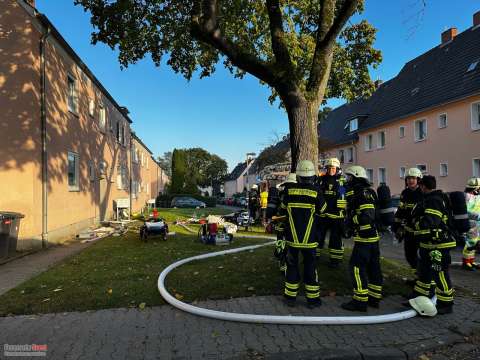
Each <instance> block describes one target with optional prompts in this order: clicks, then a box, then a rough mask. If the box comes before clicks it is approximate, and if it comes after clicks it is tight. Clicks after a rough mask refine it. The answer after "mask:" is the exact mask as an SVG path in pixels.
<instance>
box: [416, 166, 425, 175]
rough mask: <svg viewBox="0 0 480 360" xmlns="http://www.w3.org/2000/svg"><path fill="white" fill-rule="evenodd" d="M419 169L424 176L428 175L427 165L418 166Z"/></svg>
mask: <svg viewBox="0 0 480 360" xmlns="http://www.w3.org/2000/svg"><path fill="white" fill-rule="evenodd" d="M417 169H418V170H420V171H421V172H422V174H426V173H427V165H425V164H420V165H417Z"/></svg>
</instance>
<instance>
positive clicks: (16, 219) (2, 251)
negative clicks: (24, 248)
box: [0, 211, 24, 259]
mask: <svg viewBox="0 0 480 360" xmlns="http://www.w3.org/2000/svg"><path fill="white" fill-rule="evenodd" d="M22 218H24V215H22V214H20V213H17V212H11V211H0V259H4V258H6V257H8V256H14V255H15V252H16V251H17V239H18V229H19V227H20V220H21V219H22Z"/></svg>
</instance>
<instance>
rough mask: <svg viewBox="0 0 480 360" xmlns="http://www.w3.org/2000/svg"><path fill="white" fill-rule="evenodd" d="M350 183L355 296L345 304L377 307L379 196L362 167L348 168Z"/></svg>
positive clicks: (380, 280)
mask: <svg viewBox="0 0 480 360" xmlns="http://www.w3.org/2000/svg"><path fill="white" fill-rule="evenodd" d="M345 175H346V176H347V185H348V188H349V189H348V190H349V191H348V192H349V195H348V204H347V208H348V214H347V229H349V231H350V232H353V241H354V243H353V250H352V256H351V258H350V275H351V278H352V283H353V298H352V300H351V301H349V302H347V303H344V304H342V308H343V309H345V310H349V311H367V305H369V306H372V307H375V308H378V307H379V304H380V300H381V299H382V284H383V276H382V270H381V268H380V249H379V245H378V241H379V240H380V236H379V234H378V230H377V226H376V210H375V204H376V201H377V195H376V194H375V191H374V190H373V189H372V188H371V187H370V182H369V181H368V177H367V173H366V171H365V169H364V168H363V167H361V166H352V167H350V168H348V169H347V170H346V171H345Z"/></svg>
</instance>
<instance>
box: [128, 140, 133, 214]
mask: <svg viewBox="0 0 480 360" xmlns="http://www.w3.org/2000/svg"><path fill="white" fill-rule="evenodd" d="M132 144H133V140H132V132H131V131H130V148H129V150H128V151H129V154H127V156H128V158H129V159H130V161H129V165H130V181H129V190H130V191H129V198H130V206H129V208H128V215H129V217H128V218H129V219H130V220H132V207H133V203H132V200H133V197H132V185H133V163H132V150H133V146H132Z"/></svg>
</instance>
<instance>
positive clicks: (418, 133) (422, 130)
mask: <svg viewBox="0 0 480 360" xmlns="http://www.w3.org/2000/svg"><path fill="white" fill-rule="evenodd" d="M426 138H427V120H425V119H423V120H415V141H422V140H425V139H426Z"/></svg>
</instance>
